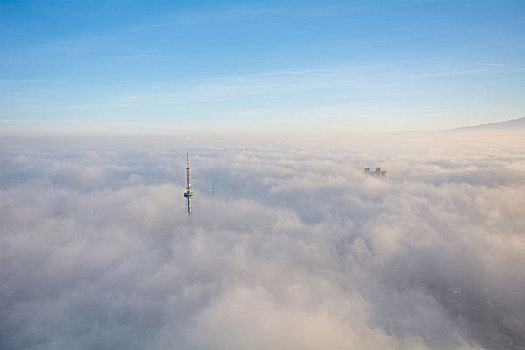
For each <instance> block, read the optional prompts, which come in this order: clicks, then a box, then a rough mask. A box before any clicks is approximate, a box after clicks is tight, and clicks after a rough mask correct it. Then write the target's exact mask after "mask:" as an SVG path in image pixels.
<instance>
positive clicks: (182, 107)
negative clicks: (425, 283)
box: [0, 0, 525, 135]
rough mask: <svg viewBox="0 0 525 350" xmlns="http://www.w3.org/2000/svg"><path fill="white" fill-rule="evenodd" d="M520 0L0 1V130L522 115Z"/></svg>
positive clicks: (524, 15) (329, 124) (253, 126)
mask: <svg viewBox="0 0 525 350" xmlns="http://www.w3.org/2000/svg"><path fill="white" fill-rule="evenodd" d="M524 43H525V3H524V2H523V1H511V0H503V1H478V0H457V1H455V0H451V1H432V0H400V1H330V0H328V1H90V2H86V1H7V0H0V51H1V52H2V54H1V55H0V132H1V133H2V134H4V135H6V134H7V135H9V134H24V133H33V134H46V133H47V134H48V133H63V134H64V133H65V134H68V133H78V132H91V133H95V134H100V133H104V132H112V133H119V132H124V133H126V132H131V133H137V132H145V131H146V132H150V131H151V132H159V131H161V132H196V131H204V130H208V131H209V130H211V131H232V130H237V131H243V130H266V131H276V130H297V129H301V130H318V129H327V130H331V129H348V130H381V131H392V130H394V131H402V130H428V129H430V130H432V129H441V128H452V127H458V126H464V125H472V124H479V123H484V122H493V121H501V120H508V119H513V118H519V117H522V116H524V115H525V113H524V111H525V99H523V96H525V44H524Z"/></svg>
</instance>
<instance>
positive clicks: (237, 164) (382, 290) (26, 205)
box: [0, 133, 525, 350]
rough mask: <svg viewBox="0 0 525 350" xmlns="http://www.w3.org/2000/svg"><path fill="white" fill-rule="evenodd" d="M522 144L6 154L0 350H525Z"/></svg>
mask: <svg viewBox="0 0 525 350" xmlns="http://www.w3.org/2000/svg"><path fill="white" fill-rule="evenodd" d="M523 140H524V139H523V135H513V136H512V135H511V136H509V135H504V136H501V137H495V136H494V135H488V136H487V135H485V136H483V137H482V136H479V135H472V134H465V135H462V136H459V135H456V134H453V135H447V136H443V135H441V134H438V133H436V135H434V136H432V137H428V135H427V137H421V136H420V135H418V134H417V133H416V134H411V135H409V136H407V135H404V136H403V137H400V136H399V135H397V136H395V137H394V136H390V138H389V139H380V140H378V141H377V142H374V143H369V142H362V140H359V139H356V140H351V141H350V140H348V139H340V140H339V141H338V142H304V140H299V141H296V140H287V141H286V144H284V143H283V142H284V141H283V140H282V139H281V138H278V137H277V138H275V139H271V138H270V139H268V138H265V139H263V140H259V141H256V140H252V142H251V143H247V142H241V143H238V142H237V140H229V141H227V142H226V141H222V142H217V141H214V140H211V139H208V140H206V141H202V140H193V141H192V142H184V141H182V140H177V139H174V138H172V137H169V136H165V137H163V138H159V137H153V136H150V137H148V138H146V137H142V138H138V137H127V136H126V137H112V138H107V137H100V138H61V139H59V138H53V139H50V138H45V139H44V140H41V139H38V138H34V137H33V138H3V139H0V147H1V148H2V152H0V310H2V317H1V319H0V348H2V349H19V350H30V349H31V350H34V349H39V350H62V349H64V350H65V349H67V350H70V349H78V350H81V349H131V350H134V349H137V350H138V349H152V350H167V349H188V350H245V349H259V350H275V349H290V350H296V349H297V350H299V349H312V350H317V349H319V350H324V349H334V350H346V349H385V350H416V349H417V350H430V349H435V350H441V349H464V350H466V349H469V350H474V349H476V350H481V349H490V350H518V349H523V347H524V345H525V336H524V335H525V295H524V293H523V291H524V290H525V274H523V266H524V265H525V254H524V253H525V236H524V234H525V230H524V227H525V216H524V215H523V207H524V206H525V185H524V184H525V144H524V141H523ZM284 145H285V146H286V147H283V146H284ZM188 149H190V150H191V152H192V153H191V158H190V161H191V167H192V175H193V177H192V179H193V181H192V183H193V187H192V188H193V191H194V192H195V194H196V196H195V198H194V200H193V213H192V215H191V216H190V217H188V215H187V213H186V210H185V201H184V197H183V192H184V187H185V179H184V172H185V170H184V168H185V152H186V150H188ZM374 166H383V167H384V168H386V169H387V170H388V171H389V176H388V177H386V178H377V177H371V176H366V175H365V174H364V173H363V171H362V168H363V167H374ZM212 188H215V191H214V192H215V194H214V193H213V191H212Z"/></svg>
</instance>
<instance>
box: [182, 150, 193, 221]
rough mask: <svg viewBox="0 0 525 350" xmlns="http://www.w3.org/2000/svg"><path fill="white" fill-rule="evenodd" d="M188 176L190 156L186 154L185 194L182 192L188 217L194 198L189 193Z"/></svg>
mask: <svg viewBox="0 0 525 350" xmlns="http://www.w3.org/2000/svg"><path fill="white" fill-rule="evenodd" d="M190 176H191V173H190V154H189V153H186V192H184V197H185V198H186V209H187V210H188V215H189V214H191V199H192V198H193V197H194V196H195V193H193V192H192V191H191V180H190Z"/></svg>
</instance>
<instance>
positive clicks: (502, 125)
mask: <svg viewBox="0 0 525 350" xmlns="http://www.w3.org/2000/svg"><path fill="white" fill-rule="evenodd" d="M516 129H518V130H521V129H525V117H521V118H517V119H511V120H506V121H503V122H495V123H486V124H479V125H472V126H463V127H460V128H455V129H452V130H450V131H506V130H509V131H510V130H516Z"/></svg>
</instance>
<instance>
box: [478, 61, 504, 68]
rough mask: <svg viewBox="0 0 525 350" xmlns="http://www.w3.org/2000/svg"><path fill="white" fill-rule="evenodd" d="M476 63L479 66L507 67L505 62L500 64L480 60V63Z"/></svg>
mask: <svg viewBox="0 0 525 350" xmlns="http://www.w3.org/2000/svg"><path fill="white" fill-rule="evenodd" d="M474 64H475V65H477V66H488V67H505V65H504V64H500V63H483V62H478V63H474Z"/></svg>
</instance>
